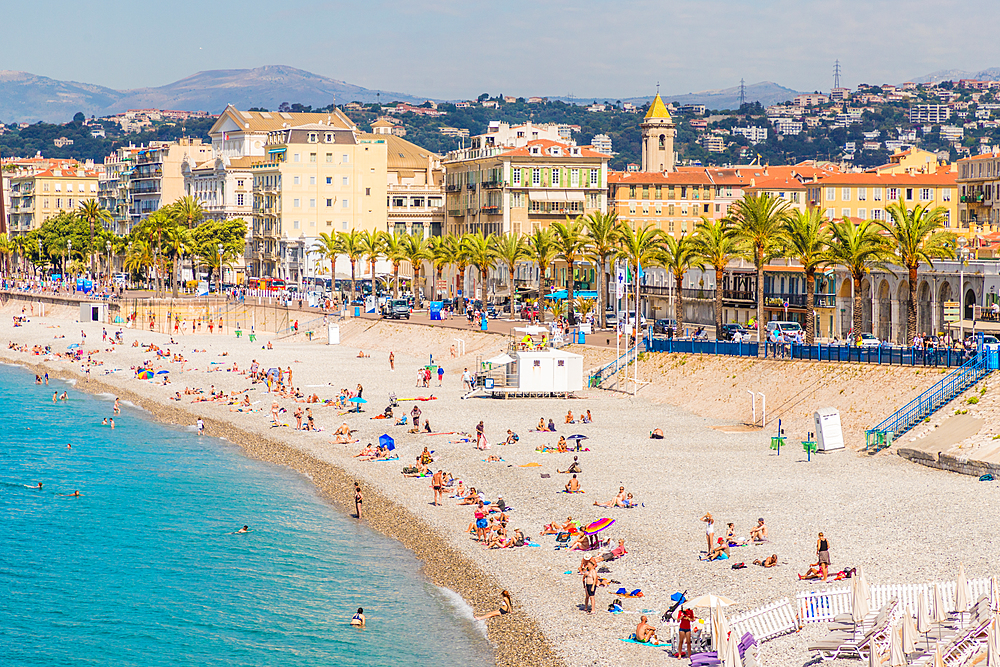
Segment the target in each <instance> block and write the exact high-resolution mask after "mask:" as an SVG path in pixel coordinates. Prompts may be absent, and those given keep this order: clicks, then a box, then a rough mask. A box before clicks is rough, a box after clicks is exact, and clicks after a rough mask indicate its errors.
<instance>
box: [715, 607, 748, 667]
mask: <svg viewBox="0 0 1000 667" xmlns="http://www.w3.org/2000/svg"><path fill="white" fill-rule="evenodd" d="M716 609H718V610H719V613H720V614H722V608H721V607H716ZM723 617H725V615H724V614H723ZM726 624H727V625H728V621H727V623H726ZM717 655H720V656H722V664H723V666H724V667H743V660H742V658H740V647H739V642H738V641H737V640H736V636H735V635H734V634H733V633H732V632H730V633H729V637H728V638H727V639H726V646H725V650H724V651H723V652H722V653H719V654H717Z"/></svg>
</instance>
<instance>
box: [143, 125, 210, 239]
mask: <svg viewBox="0 0 1000 667" xmlns="http://www.w3.org/2000/svg"><path fill="white" fill-rule="evenodd" d="M211 156H212V146H210V145H209V144H204V143H202V141H201V139H191V138H182V139H178V140H177V141H152V142H150V144H149V146H148V147H146V148H140V149H139V151H138V153H136V156H135V167H134V168H133V169H132V170H131V173H129V175H128V192H129V199H130V209H129V218H130V224H131V225H132V226H134V225H136V224H137V223H139V222H140V221H142V220H144V219H145V218H147V217H148V216H149V214H150V213H152V212H153V211H157V210H159V209H160V208H162V207H164V206H168V205H170V204H173V203H174V202H175V201H177V200H178V199H180V198H181V197H183V196H185V194H186V191H185V186H184V174H183V172H182V170H181V166H182V165H183V164H184V162H185V160H189V161H194V162H204V161H205V160H207V159H209V158H210V157H211Z"/></svg>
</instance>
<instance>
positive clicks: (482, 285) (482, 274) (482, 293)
mask: <svg viewBox="0 0 1000 667" xmlns="http://www.w3.org/2000/svg"><path fill="white" fill-rule="evenodd" d="M479 300H480V301H482V302H483V310H486V269H479Z"/></svg>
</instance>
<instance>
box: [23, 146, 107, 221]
mask: <svg viewBox="0 0 1000 667" xmlns="http://www.w3.org/2000/svg"><path fill="white" fill-rule="evenodd" d="M100 173H101V172H100V171H99V170H98V169H96V168H94V166H93V165H90V166H89V167H88V166H86V165H82V164H80V163H78V162H74V161H69V160H60V161H54V162H53V163H50V164H45V165H43V166H42V167H40V168H33V167H30V166H29V167H26V168H24V169H21V170H19V171H18V172H14V173H13V175H11V176H10V178H9V181H8V182H9V183H10V216H9V217H10V233H11V234H27V233H28V232H30V231H31V230H33V229H38V228H39V227H41V226H42V224H43V223H44V222H45V221H46V220H48V219H49V218H51V217H52V216H54V215H56V214H58V213H62V212H64V211H73V210H75V209H77V208H78V207H79V206H80V202H82V201H85V200H87V199H97V182H98V178H99V177H100Z"/></svg>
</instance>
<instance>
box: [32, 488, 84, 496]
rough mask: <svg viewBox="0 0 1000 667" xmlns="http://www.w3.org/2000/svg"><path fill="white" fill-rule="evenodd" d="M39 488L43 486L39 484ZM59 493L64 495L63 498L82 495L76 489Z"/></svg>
mask: <svg viewBox="0 0 1000 667" xmlns="http://www.w3.org/2000/svg"><path fill="white" fill-rule="evenodd" d="M39 488H41V487H40V486H39ZM59 495H60V496H62V497H63V498H76V497H78V496H79V495H80V492H79V491H74V492H73V493H60V494H59Z"/></svg>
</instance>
